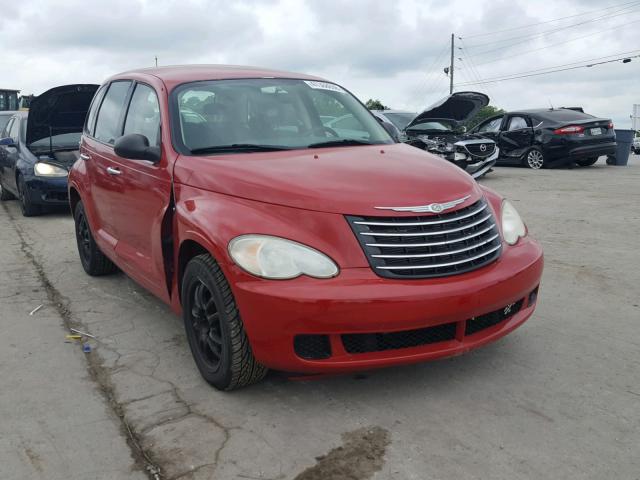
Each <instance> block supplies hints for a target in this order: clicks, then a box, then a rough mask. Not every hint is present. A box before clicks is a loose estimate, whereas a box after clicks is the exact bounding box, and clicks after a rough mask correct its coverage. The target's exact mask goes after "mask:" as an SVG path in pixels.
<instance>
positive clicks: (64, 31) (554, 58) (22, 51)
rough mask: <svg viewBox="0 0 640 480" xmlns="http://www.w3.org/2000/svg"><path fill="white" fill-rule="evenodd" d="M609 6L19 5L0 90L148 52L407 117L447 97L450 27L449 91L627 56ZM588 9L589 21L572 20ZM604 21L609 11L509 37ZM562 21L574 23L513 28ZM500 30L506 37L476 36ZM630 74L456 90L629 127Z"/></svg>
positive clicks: (131, 61) (36, 85) (410, 2)
mask: <svg viewBox="0 0 640 480" xmlns="http://www.w3.org/2000/svg"><path fill="white" fill-rule="evenodd" d="M622 3H623V2H622V0H611V1H610V3H606V2H602V1H598V2H596V1H595V0H594V1H584V0H583V1H578V0H558V1H556V2H553V3H549V2H528V1H526V0H515V1H508V0H479V1H471V0H455V1H453V2H441V1H435V0H428V1H425V0H399V1H396V2H383V1H371V0H324V1H319V0H306V1H297V0H245V1H234V2H229V1H226V2H225V1H221V0H210V1H206V0H199V1H196V0H188V1H178V0H175V1H172V0H159V1H152V0H114V1H110V2H91V1H81V0H59V1H57V2H50V1H47V0H24V1H22V2H20V3H19V4H18V3H14V2H11V3H9V4H7V5H6V6H4V7H3V8H4V9H5V10H4V13H5V15H6V16H7V17H9V18H12V21H5V22H2V23H1V24H0V45H2V46H3V58H2V63H1V65H2V67H1V73H0V84H1V85H2V86H3V87H6V88H20V89H22V90H23V92H24V93H30V92H33V93H36V94H38V93H41V92H42V91H44V90H46V89H48V88H50V87H52V86H55V85H60V84H64V83H82V82H94V83H100V82H102V81H103V80H104V79H105V78H106V77H108V76H110V75H111V74H113V73H117V72H119V71H123V70H127V69H131V68H136V67H145V66H151V65H152V64H153V61H154V56H155V55H158V57H159V62H160V63H161V64H184V63H234V64H254V65H262V66H267V67H274V68H278V69H288V70H294V71H301V72H305V73H313V74H317V75H321V76H325V77H327V78H329V79H331V80H334V81H337V82H339V83H341V84H343V85H344V86H345V87H347V88H349V89H350V90H351V91H353V92H354V93H355V94H356V95H358V96H359V97H360V98H361V99H363V100H366V99H367V98H369V97H374V98H379V99H381V100H382V101H383V102H384V103H385V104H387V105H391V106H393V107H396V108H407V109H412V110H417V109H420V108H421V107H422V106H425V105H427V104H430V103H432V102H433V101H435V100H437V99H438V98H440V97H441V96H443V95H444V94H446V93H447V91H448V79H447V78H446V76H445V74H444V73H443V72H442V68H443V67H444V66H446V64H447V63H448V51H447V48H448V41H449V36H450V34H451V32H452V31H453V32H456V35H457V36H462V37H463V41H459V40H457V43H458V45H459V46H462V47H465V49H464V50H458V49H456V58H461V59H462V60H458V61H457V63H456V65H457V74H456V77H457V78H456V83H459V82H465V81H474V80H476V79H477V78H479V77H482V78H487V77H497V76H504V75H506V74H512V73H514V72H522V71H529V70H534V69H538V68H543V67H548V66H554V65H562V64H567V63H570V62H575V61H580V60H585V59H591V58H597V57H602V56H605V55H609V54H612V53H618V52H625V51H630V50H638V51H639V53H640V42H639V41H638V38H640V37H639V36H638V35H637V31H638V27H639V26H640V3H636V4H632V3H629V2H626V3H627V5H620V4H622ZM618 5H619V6H618ZM605 8H609V9H608V10H604V9H605ZM590 11H597V12H596V13H592V14H589V15H581V14H582V13H584V12H590ZM611 14H614V15H616V16H613V17H609V18H601V19H599V20H598V21H595V22H588V23H584V24H582V25H577V26H575V27H572V28H565V29H563V30H558V31H556V32H553V31H551V32H548V33H546V34H544V35H539V36H538V37H524V38H522V39H518V38H513V37H519V36H523V35H527V34H531V33H539V32H544V31H547V30H553V29H554V28H557V27H558V26H567V25H570V24H572V23H579V22H584V21H586V20H589V19H593V18H596V17H599V16H600V17H602V16H605V15H611ZM567 15H578V16H575V17H573V18H568V19H566V20H564V21H562V22H551V23H547V24H543V25H538V26H536V27H532V28H520V27H522V26H523V25H529V24H532V23H536V22H541V21H545V20H548V19H553V18H558V17H562V16H567ZM636 20H637V23H632V22H634V21H636ZM504 29H511V30H509V31H506V32H502V33H500V34H492V35H484V34H487V33H494V32H496V31H499V30H504ZM477 34H480V35H481V36H476V37H474V36H473V35H477ZM577 37H582V38H577ZM572 38H576V40H574V41H571V42H566V40H569V39H572ZM505 39H511V40H505ZM496 41H499V42H498V43H491V42H496ZM517 42H522V43H517ZM561 42H564V43H561ZM482 44H486V45H482ZM510 44H513V45H512V46H509V45H510ZM554 44H558V45H556V46H552V45H554ZM494 49H495V51H489V50H494ZM536 49H538V50H537V51H532V50H536ZM483 52H484V53H483ZM502 57H504V60H500V61H494V60H496V59H500V58H502ZM472 62H473V63H474V64H475V65H477V68H473V65H471V63H472ZM487 62H488V63H487ZM639 77H640V59H635V60H633V61H632V62H631V63H628V64H621V63H619V62H618V63H612V64H607V65H602V66H594V67H593V68H590V69H586V68H585V69H577V70H572V71H568V72H562V73H556V74H552V75H546V76H537V77H530V78H523V79H518V80H512V81H505V82H500V83H492V84H488V85H485V86H483V85H475V86H468V87H463V86H460V87H459V88H460V89H477V90H481V91H485V92H486V93H488V94H489V95H490V96H491V97H492V99H493V103H495V104H496V105H498V106H501V107H503V108H505V109H518V108H526V107H544V106H546V105H548V104H549V102H551V103H552V104H553V105H555V106H560V105H571V106H574V105H580V106H583V107H584V108H585V110H587V111H589V112H591V113H594V114H596V115H599V116H609V117H612V118H613V119H614V121H616V122H617V124H618V125H619V126H628V124H629V114H630V112H631V105H632V104H633V103H640V90H639V89H638V88H637V85H638V78H639Z"/></svg>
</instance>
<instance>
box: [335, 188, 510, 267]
mask: <svg viewBox="0 0 640 480" xmlns="http://www.w3.org/2000/svg"><path fill="white" fill-rule="evenodd" d="M347 220H348V222H349V224H350V225H351V228H352V229H353V231H354V233H355V234H356V237H357V238H358V241H359V242H360V245H361V246H362V248H363V250H364V252H365V254H366V257H367V259H368V260H369V264H370V265H371V268H372V269H373V270H374V271H375V272H376V273H377V274H378V275H379V276H381V277H386V278H432V277H443V276H449V275H456V274H460V273H465V272H469V271H471V270H475V269H477V268H480V267H482V266H484V265H487V264H489V263H491V262H493V261H494V260H496V259H497V258H498V257H499V256H500V252H501V245H502V243H501V239H500V233H499V231H498V227H497V225H496V222H495V219H494V217H493V213H492V212H491V208H490V207H489V205H488V204H487V202H486V201H485V200H484V199H481V200H479V201H478V202H476V203H474V204H473V205H471V206H469V207H465V208H461V209H459V210H456V211H455V212H451V213H442V214H437V215H429V216H414V217H356V216H347Z"/></svg>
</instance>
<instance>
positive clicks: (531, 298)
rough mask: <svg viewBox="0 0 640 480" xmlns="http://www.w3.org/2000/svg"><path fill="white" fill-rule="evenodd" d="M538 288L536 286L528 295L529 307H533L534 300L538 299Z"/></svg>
mask: <svg viewBox="0 0 640 480" xmlns="http://www.w3.org/2000/svg"><path fill="white" fill-rule="evenodd" d="M539 288H540V285H538V286H537V287H536V288H534V289H533V290H532V291H531V293H530V294H529V306H531V305H534V304H535V303H536V300H537V299H538V289H539Z"/></svg>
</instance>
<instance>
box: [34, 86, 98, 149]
mask: <svg viewBox="0 0 640 480" xmlns="http://www.w3.org/2000/svg"><path fill="white" fill-rule="evenodd" d="M98 87H99V85H93V84H74V85H62V86H60V87H55V88H52V89H51V90H47V91H46V92H44V93H43V94H42V95H39V96H38V97H36V98H35V99H33V101H32V102H31V105H30V106H29V116H28V118H27V132H26V143H27V145H30V144H32V143H33V142H35V141H37V140H42V139H43V138H48V137H49V136H50V135H59V134H62V133H75V132H82V129H83V127H84V120H85V117H86V116H87V111H88V110H89V106H90V105H91V100H92V99H93V95H94V94H95V93H96V90H98Z"/></svg>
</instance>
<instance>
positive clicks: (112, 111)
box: [94, 81, 131, 144]
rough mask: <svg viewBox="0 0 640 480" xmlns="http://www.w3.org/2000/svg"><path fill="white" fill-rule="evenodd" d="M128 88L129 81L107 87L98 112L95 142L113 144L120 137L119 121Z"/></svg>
mask: <svg viewBox="0 0 640 480" xmlns="http://www.w3.org/2000/svg"><path fill="white" fill-rule="evenodd" d="M130 86H131V82H130V81H124V82H123V81H119V82H113V83H112V84H111V85H110V86H109V90H108V91H107V94H106V95H105V96H104V100H103V101H102V105H101V106H100V111H99V112H98V120H97V121H96V130H95V134H94V137H95V138H96V140H100V141H101V142H105V143H110V144H114V143H115V141H116V139H117V138H118V137H119V136H120V135H121V130H120V128H121V127H120V126H121V123H120V119H121V117H122V111H123V109H124V103H125V100H126V98H127V93H128V92H129V87H130Z"/></svg>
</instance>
